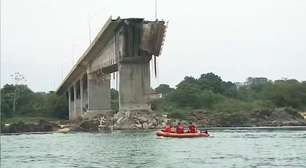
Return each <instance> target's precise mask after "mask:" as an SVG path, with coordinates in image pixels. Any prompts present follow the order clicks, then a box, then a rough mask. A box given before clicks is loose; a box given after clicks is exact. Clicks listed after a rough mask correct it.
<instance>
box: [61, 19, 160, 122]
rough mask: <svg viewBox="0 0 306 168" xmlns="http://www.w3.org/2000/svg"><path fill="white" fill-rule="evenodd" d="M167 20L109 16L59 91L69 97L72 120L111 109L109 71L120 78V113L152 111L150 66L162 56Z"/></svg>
mask: <svg viewBox="0 0 306 168" xmlns="http://www.w3.org/2000/svg"><path fill="white" fill-rule="evenodd" d="M165 30H166V26H165V22H164V21H145V20H144V19H142V18H128V19H120V18H118V19H114V20H113V19H112V18H109V19H108V21H107V22H106V23H105V25H104V26H103V28H102V29H101V31H100V32H99V33H98V35H97V36H96V37H95V39H94V40H93V42H92V43H91V44H90V46H89V47H88V49H87V50H86V51H85V52H84V54H83V55H82V56H81V57H80V59H79V60H78V62H77V63H76V64H75V66H74V67H73V68H72V70H71V71H70V73H69V74H68V75H67V77H66V78H65V79H64V81H63V82H62V84H61V85H60V86H59V88H58V89H57V91H56V93H57V94H59V95H61V94H65V93H66V94H67V96H68V98H69V119H77V118H79V117H90V116H94V115H97V114H106V113H108V112H111V106H110V74H111V73H114V72H117V73H118V74H119V75H118V78H119V112H120V111H133V110H145V111H146V110H147V111H148V110H150V100H149V96H148V95H149V93H150V65H149V62H150V60H151V59H152V57H157V56H159V55H160V50H161V46H162V44H163V40H164V34H165Z"/></svg>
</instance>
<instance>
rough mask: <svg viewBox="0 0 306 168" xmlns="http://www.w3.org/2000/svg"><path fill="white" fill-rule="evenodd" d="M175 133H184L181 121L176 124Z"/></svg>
mask: <svg viewBox="0 0 306 168" xmlns="http://www.w3.org/2000/svg"><path fill="white" fill-rule="evenodd" d="M176 133H178V134H183V133H184V124H183V122H182V121H180V122H178V124H177V126H176Z"/></svg>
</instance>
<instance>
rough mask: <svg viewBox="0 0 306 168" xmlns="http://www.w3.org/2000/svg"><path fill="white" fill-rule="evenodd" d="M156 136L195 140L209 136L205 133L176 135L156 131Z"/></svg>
mask: <svg viewBox="0 0 306 168" xmlns="http://www.w3.org/2000/svg"><path fill="white" fill-rule="evenodd" d="M156 135H157V136H162V137H172V138H196V137H208V136H209V134H208V133H205V132H198V133H183V134H178V133H174V132H164V131H157V132H156Z"/></svg>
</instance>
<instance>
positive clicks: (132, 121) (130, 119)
mask: <svg viewBox="0 0 306 168" xmlns="http://www.w3.org/2000/svg"><path fill="white" fill-rule="evenodd" d="M158 121H161V123H162V121H163V117H162V116H160V117H158V116H156V114H155V113H154V112H152V111H146V110H133V111H121V112H118V113H117V114H116V115H115V117H114V128H115V129H152V128H160V127H161V125H160V124H159V122H158Z"/></svg>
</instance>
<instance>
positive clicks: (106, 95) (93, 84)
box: [85, 73, 111, 118]
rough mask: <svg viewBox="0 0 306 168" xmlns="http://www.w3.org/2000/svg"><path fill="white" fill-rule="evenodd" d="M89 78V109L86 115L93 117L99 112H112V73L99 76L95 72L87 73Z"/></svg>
mask: <svg viewBox="0 0 306 168" xmlns="http://www.w3.org/2000/svg"><path fill="white" fill-rule="evenodd" d="M87 80H88V83H87V84H88V86H87V87H88V88H87V90H88V95H87V97H88V110H87V112H86V113H85V117H86V118H87V117H88V118H91V117H93V116H95V115H97V114H108V113H110V112H111V102H110V101H111V97H110V74H103V76H98V75H96V74H95V73H87Z"/></svg>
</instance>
